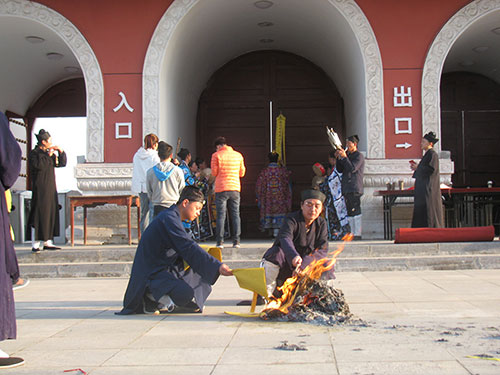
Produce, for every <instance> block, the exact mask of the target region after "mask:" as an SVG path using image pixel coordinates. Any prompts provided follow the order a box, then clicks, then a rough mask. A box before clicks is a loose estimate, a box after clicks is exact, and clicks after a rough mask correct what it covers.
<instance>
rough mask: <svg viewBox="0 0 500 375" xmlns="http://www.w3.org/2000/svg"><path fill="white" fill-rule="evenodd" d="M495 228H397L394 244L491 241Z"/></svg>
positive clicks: (491, 226)
mask: <svg viewBox="0 0 500 375" xmlns="http://www.w3.org/2000/svg"><path fill="white" fill-rule="evenodd" d="M493 238H495V228H494V227H493V225H490V226H489V227H468V228H398V229H396V239H395V240H394V243H414V242H473V241H493Z"/></svg>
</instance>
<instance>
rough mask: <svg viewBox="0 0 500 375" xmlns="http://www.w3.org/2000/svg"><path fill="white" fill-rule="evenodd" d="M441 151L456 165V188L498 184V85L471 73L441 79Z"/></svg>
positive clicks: (499, 159)
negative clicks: (489, 182)
mask: <svg viewBox="0 0 500 375" xmlns="http://www.w3.org/2000/svg"><path fill="white" fill-rule="evenodd" d="M441 136H442V148H443V149H445V150H449V151H450V152H451V158H452V160H453V162H454V163H455V173H454V174H453V176H452V181H453V186H455V187H467V186H471V187H478V186H481V187H485V186H486V184H487V182H488V181H490V180H492V181H495V182H496V183H497V185H498V184H499V183H500V169H499V168H498V166H499V165H500V153H499V152H498V145H499V144H500V85H499V84H498V83H496V82H495V81H493V80H491V79H489V78H487V77H485V76H483V75H480V74H474V73H468V72H454V73H447V74H444V75H443V76H442V78H441Z"/></svg>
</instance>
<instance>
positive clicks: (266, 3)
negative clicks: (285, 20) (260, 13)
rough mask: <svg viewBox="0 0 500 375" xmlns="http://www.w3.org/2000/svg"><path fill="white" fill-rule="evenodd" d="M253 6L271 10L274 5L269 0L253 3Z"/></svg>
mask: <svg viewBox="0 0 500 375" xmlns="http://www.w3.org/2000/svg"><path fill="white" fill-rule="evenodd" d="M253 5H255V6H256V7H257V8H259V9H267V8H271V7H272V6H273V5H274V3H273V2H272V1H268V0H260V1H256V2H255V3H253Z"/></svg>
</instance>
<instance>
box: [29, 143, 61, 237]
mask: <svg viewBox="0 0 500 375" xmlns="http://www.w3.org/2000/svg"><path fill="white" fill-rule="evenodd" d="M57 154H58V153H57V151H56V152H54V154H53V155H52V156H49V154H48V153H47V152H45V151H43V150H42V149H41V148H40V147H39V146H36V147H35V148H34V149H33V150H32V151H30V153H29V155H28V167H29V170H30V178H31V187H32V191H33V195H32V198H31V210H30V215H29V218H28V228H31V227H34V228H35V240H37V241H47V240H50V239H52V238H54V237H56V236H58V235H59V203H58V201H57V189H56V176H55V173H54V168H59V167H64V166H66V153H65V152H62V153H60V154H59V155H58V156H57Z"/></svg>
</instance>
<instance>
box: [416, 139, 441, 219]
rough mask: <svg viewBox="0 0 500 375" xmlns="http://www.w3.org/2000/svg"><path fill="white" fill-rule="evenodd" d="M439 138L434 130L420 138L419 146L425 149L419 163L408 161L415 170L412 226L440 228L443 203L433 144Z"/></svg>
mask: <svg viewBox="0 0 500 375" xmlns="http://www.w3.org/2000/svg"><path fill="white" fill-rule="evenodd" d="M437 141H439V139H437V138H436V134H435V133H434V132H430V133H427V134H426V135H424V137H423V138H422V143H421V147H422V150H424V151H425V154H424V157H423V158H422V160H420V163H418V164H417V163H415V162H410V164H411V169H412V170H413V171H415V172H414V173H413V178H414V179H415V199H414V206H413V220H412V223H411V226H412V228H422V227H423V228H442V227H443V204H442V201H441V189H440V182H439V156H438V154H437V152H436V151H434V148H433V146H434V145H435V144H436V142H437Z"/></svg>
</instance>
